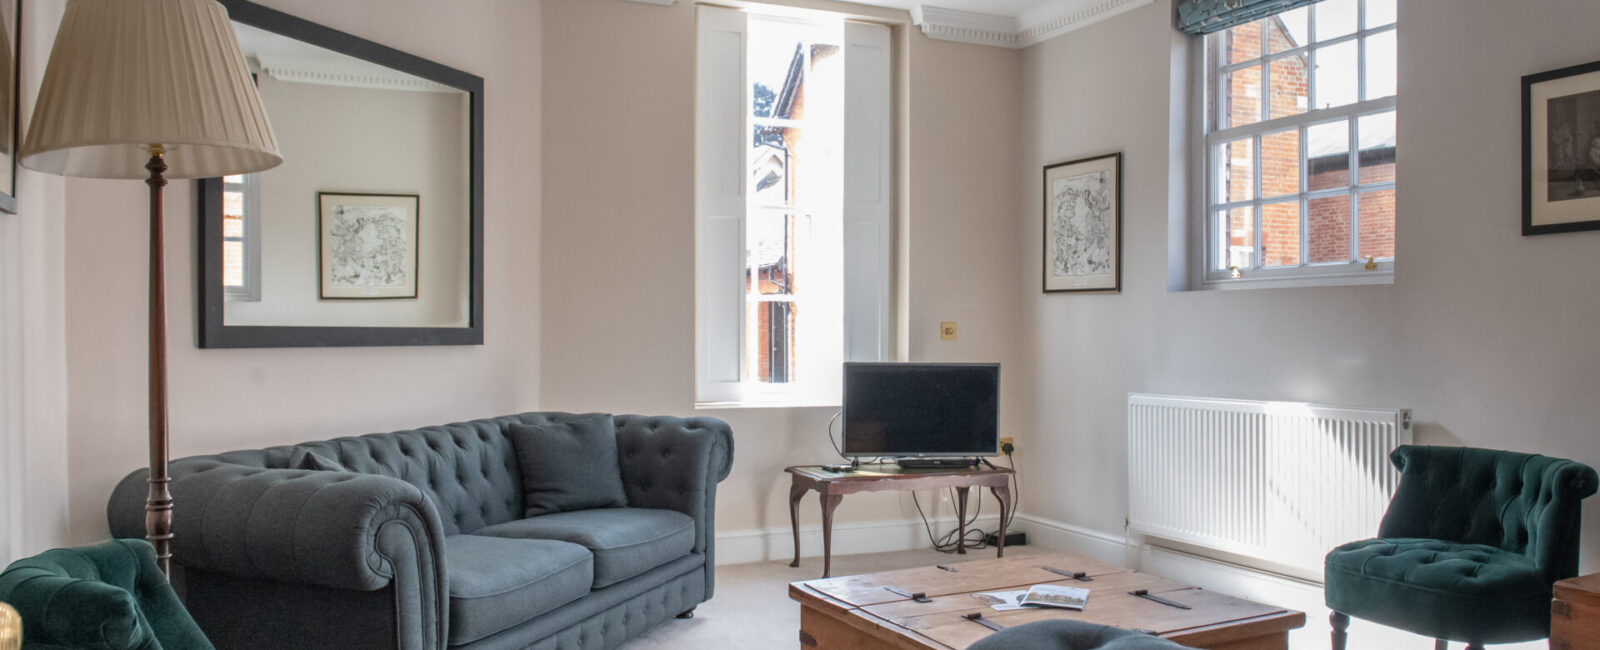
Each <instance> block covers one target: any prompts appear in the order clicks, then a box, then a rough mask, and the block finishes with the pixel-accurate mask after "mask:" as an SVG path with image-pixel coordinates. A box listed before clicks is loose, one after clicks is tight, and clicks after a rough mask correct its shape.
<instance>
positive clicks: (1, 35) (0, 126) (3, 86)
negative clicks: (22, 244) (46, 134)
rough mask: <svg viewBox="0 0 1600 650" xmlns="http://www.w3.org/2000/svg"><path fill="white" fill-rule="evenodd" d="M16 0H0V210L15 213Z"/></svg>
mask: <svg viewBox="0 0 1600 650" xmlns="http://www.w3.org/2000/svg"><path fill="white" fill-rule="evenodd" d="M18 1H19V0H0V165H3V167H0V210H5V211H6V212H10V213H12V214H16V212H17V199H16V196H17V171H16V170H17V167H16V162H17V50H18V46H17V20H18V18H19V16H18V11H17V8H18Z"/></svg>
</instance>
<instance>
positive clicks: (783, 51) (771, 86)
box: [747, 20, 806, 118]
mask: <svg viewBox="0 0 1600 650" xmlns="http://www.w3.org/2000/svg"><path fill="white" fill-rule="evenodd" d="M805 31H806V26H804V25H800V24H797V23H785V22H778V21H766V20H752V21H750V38H749V41H748V42H749V45H748V48H749V57H748V59H747V60H748V61H749V65H750V67H749V74H750V84H751V91H752V101H751V107H750V108H751V114H752V115H755V116H756V117H784V118H786V117H789V116H790V113H791V110H790V109H791V108H792V107H794V106H796V105H798V104H799V103H800V102H798V101H796V100H798V99H799V98H798V97H796V96H795V95H796V94H798V91H799V89H800V86H799V84H795V85H794V87H792V88H789V92H788V93H787V94H786V93H785V87H786V86H787V85H788V82H789V80H790V76H791V72H793V73H794V75H795V76H796V77H797V78H798V75H799V74H800V70H799V68H800V67H801V66H802V65H803V63H804V60H805V55H804V50H803V49H802V45H801V43H802V42H803V40H804V36H805Z"/></svg>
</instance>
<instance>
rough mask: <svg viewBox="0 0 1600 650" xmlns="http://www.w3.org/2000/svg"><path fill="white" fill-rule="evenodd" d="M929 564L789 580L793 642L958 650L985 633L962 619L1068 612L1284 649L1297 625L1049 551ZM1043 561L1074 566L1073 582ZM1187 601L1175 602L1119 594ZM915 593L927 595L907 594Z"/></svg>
mask: <svg viewBox="0 0 1600 650" xmlns="http://www.w3.org/2000/svg"><path fill="white" fill-rule="evenodd" d="M947 566H950V568H953V569H955V571H949V570H946V569H940V568H937V567H931V566H930V567H925V568H918V569H905V570H901V571H885V572H882V573H869V574H863V575H857V576H843V577H839V578H828V579H819V580H806V581H802V582H795V583H791V584H790V585H789V597H790V598H792V599H794V600H796V601H799V602H800V645H801V647H802V648H805V649H807V650H811V649H816V650H829V649H833V648H839V649H851V650H873V649H879V648H885V649H887V648H900V649H929V648H932V649H937V650H960V649H962V648H966V647H967V646H969V645H972V644H973V643H976V642H977V641H978V640H979V639H982V638H984V637H986V636H989V635H990V634H993V633H994V631H993V630H992V629H990V628H989V627H986V626H984V625H983V624H981V623H979V622H977V621H973V620H969V619H967V618H965V616H966V615H968V614H972V613H974V612H976V613H980V614H982V615H983V616H982V620H984V621H988V622H990V623H993V624H996V625H1000V626H1003V627H1014V626H1017V625H1022V624H1024V623H1031V622H1033V621H1042V620H1047V619H1074V620H1081V621H1089V622H1092V623H1099V624H1102V625H1113V626H1116V627H1120V628H1125V629H1137V630H1145V631H1149V632H1151V633H1154V634H1156V635H1159V636H1161V637H1163V638H1166V639H1171V640H1172V641H1175V642H1178V643H1181V644H1183V645H1186V646H1190V647H1195V648H1209V649H1211V650H1286V649H1287V648H1288V647H1289V630H1292V629H1295V628H1298V627H1301V626H1303V625H1305V621H1306V615H1305V613H1303V612H1297V611H1294V610H1288V609H1284V608H1282V607H1274V606H1271V605H1263V604H1260V603H1255V602H1251V601H1248V600H1241V599H1238V598H1233V597H1230V596H1224V595H1222V594H1218V593H1214V592H1210V591H1206V590H1204V589H1200V588H1198V587H1189V586H1185V585H1181V584H1177V583H1174V582H1171V581H1168V580H1166V579H1165V578H1161V577H1159V576H1154V575H1150V574H1148V573H1140V572H1138V571H1130V570H1127V569H1121V568H1117V567H1114V566H1110V565H1107V564H1103V563H1100V562H1096V561H1094V560H1090V559H1087V558H1082V557H1078V556H1075V555H1068V554H1064V553H1049V554H1039V555H1029V556H1024V557H1010V558H1006V559H996V560H978V561H973V562H962V563H959V564H953V565H947ZM1044 567H1051V568H1055V569H1061V570H1065V571H1067V572H1069V573H1078V572H1082V573H1084V574H1085V575H1086V576H1087V577H1089V578H1092V581H1087V582H1085V581H1079V580H1075V579H1072V578H1067V577H1064V576H1062V575H1059V574H1056V573H1053V572H1050V571H1047V570H1045V568H1044ZM1043 583H1050V584H1060V585H1066V586H1073V587H1084V588H1087V589H1089V605H1088V607H1086V608H1085V609H1084V610H1083V611H1081V612H1079V611H1072V610H1064V609H1054V608H1029V609H1020V610H1014V611H1009V612H997V611H994V610H993V609H990V608H989V607H988V606H987V605H985V604H983V603H981V602H979V601H978V600H977V599H976V598H973V597H972V594H973V593H976V592H980V591H1001V590H1012V589H1026V588H1027V587H1028V586H1030V585H1036V584H1043ZM1139 589H1144V590H1147V592H1148V593H1149V594H1152V595H1155V596H1158V597H1161V598H1164V599H1167V600H1170V601H1173V602H1175V603H1180V604H1183V605H1188V606H1189V607H1190V609H1180V608H1178V607H1173V606H1171V605H1166V604H1162V603H1160V602H1156V601H1154V600H1150V599H1147V598H1141V597H1138V596H1134V595H1131V594H1130V593H1129V592H1131V591H1135V590H1139ZM918 594H922V595H924V596H925V598H926V599H927V600H928V601H929V602H917V601H915V600H913V599H912V598H911V597H910V596H913V595H918Z"/></svg>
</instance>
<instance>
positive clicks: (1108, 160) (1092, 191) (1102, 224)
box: [1044, 153, 1122, 293]
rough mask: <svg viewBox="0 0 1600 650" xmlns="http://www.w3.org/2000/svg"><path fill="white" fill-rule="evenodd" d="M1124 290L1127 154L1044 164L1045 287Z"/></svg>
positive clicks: (1050, 289)
mask: <svg viewBox="0 0 1600 650" xmlns="http://www.w3.org/2000/svg"><path fill="white" fill-rule="evenodd" d="M1121 290H1122V154H1121V153H1113V154H1107V155H1104V156H1096V157H1093V158H1084V159H1082V160H1074V161H1071V162H1064V163H1057V164H1054V165H1048V166H1046V167H1045V168H1044V291H1045V293H1056V292H1071V291H1077V292H1105V293H1116V292H1119V291H1121Z"/></svg>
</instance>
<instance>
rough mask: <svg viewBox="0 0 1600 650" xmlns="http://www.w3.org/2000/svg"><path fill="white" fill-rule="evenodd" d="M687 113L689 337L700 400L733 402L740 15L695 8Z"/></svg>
mask: <svg viewBox="0 0 1600 650" xmlns="http://www.w3.org/2000/svg"><path fill="white" fill-rule="evenodd" d="M699 20H700V40H699V65H698V71H699V79H698V83H697V84H696V85H697V86H698V89H699V90H698V93H699V94H698V97H696V106H697V113H696V116H695V247H696V251H695V340H696V343H697V345H698V346H699V350H698V351H697V354H696V355H695V357H696V358H697V359H698V366H699V367H698V368H697V369H696V386H695V389H696V391H695V392H696V395H695V399H696V400H697V401H700V402H727V401H735V400H737V399H739V382H740V379H741V374H742V372H741V370H742V363H741V361H742V360H741V358H740V357H741V352H742V349H743V346H742V345H741V343H742V342H743V341H744V333H743V329H744V320H745V319H744V294H745V286H744V283H743V282H742V278H743V271H744V265H745V260H744V248H745V244H744V240H745V238H744V222H745V196H744V185H745V164H744V162H745V161H744V157H745V149H746V147H747V146H748V142H749V139H750V133H749V129H748V128H747V127H746V125H745V123H746V119H745V117H746V114H747V113H748V112H749V110H750V108H749V107H750V104H749V101H747V100H748V86H749V84H748V83H746V79H745V74H746V72H745V40H746V38H747V36H748V29H747V28H746V20H745V14H744V13H743V12H740V11H735V10H732V9H724V8H721V7H711V6H701V7H699Z"/></svg>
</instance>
